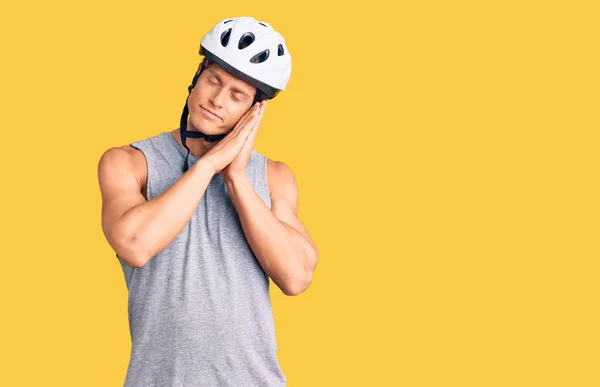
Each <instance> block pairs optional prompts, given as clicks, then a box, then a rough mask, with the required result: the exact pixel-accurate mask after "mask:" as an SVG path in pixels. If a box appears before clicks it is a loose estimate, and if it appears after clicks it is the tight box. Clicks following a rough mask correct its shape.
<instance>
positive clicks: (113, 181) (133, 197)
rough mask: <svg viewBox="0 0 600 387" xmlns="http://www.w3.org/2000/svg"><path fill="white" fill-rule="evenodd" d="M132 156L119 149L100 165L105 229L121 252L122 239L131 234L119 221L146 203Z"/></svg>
mask: <svg viewBox="0 0 600 387" xmlns="http://www.w3.org/2000/svg"><path fill="white" fill-rule="evenodd" d="M131 159H132V158H131V155H130V154H129V153H127V152H126V151H125V150H123V149H120V148H111V149H109V150H107V151H106V152H105V153H104V154H103V155H102V157H101V158H100V161H99V163H98V182H99V185H100V192H101V195H102V230H103V232H104V234H105V236H106V238H107V240H108V242H109V243H110V244H111V246H112V247H113V248H114V249H115V251H117V253H118V252H119V251H118V250H117V249H118V244H119V242H118V241H119V239H120V238H121V237H123V236H126V235H130V231H131V230H127V225H126V224H123V223H122V222H120V220H121V218H122V216H123V215H124V214H125V213H126V212H127V211H129V210H130V209H131V208H133V207H135V206H137V205H139V204H141V203H143V202H145V201H146V199H145V198H144V196H143V195H142V193H141V187H140V183H139V181H138V180H137V178H136V177H135V173H134V168H133V163H132V161H131Z"/></svg>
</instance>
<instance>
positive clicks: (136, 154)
mask: <svg viewBox="0 0 600 387" xmlns="http://www.w3.org/2000/svg"><path fill="white" fill-rule="evenodd" d="M115 168H116V169H121V170H129V171H131V173H133V176H134V177H135V180H136V181H137V183H138V185H139V187H140V192H142V194H143V195H144V198H146V182H147V180H148V173H147V171H148V169H147V165H146V157H145V156H144V154H143V153H142V152H141V151H140V150H139V149H136V148H134V147H132V146H131V145H123V146H117V147H112V148H110V149H108V150H106V151H105V152H104V153H103V154H102V156H101V158H100V161H99V163H98V173H99V174H102V173H106V171H108V170H111V169H115ZM100 181H102V179H101V180H100Z"/></svg>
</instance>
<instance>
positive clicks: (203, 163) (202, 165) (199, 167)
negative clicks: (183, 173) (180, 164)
mask: <svg viewBox="0 0 600 387" xmlns="http://www.w3.org/2000/svg"><path fill="white" fill-rule="evenodd" d="M190 170H194V171H198V173H200V174H204V175H209V176H210V177H212V176H214V175H215V174H216V173H217V171H216V168H215V166H214V164H213V163H212V162H210V160H207V159H202V158H201V159H199V160H198V161H196V162H195V163H194V165H192V167H191V168H190Z"/></svg>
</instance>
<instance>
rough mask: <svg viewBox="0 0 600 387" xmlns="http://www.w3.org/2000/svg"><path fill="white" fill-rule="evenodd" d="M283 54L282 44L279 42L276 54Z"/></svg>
mask: <svg viewBox="0 0 600 387" xmlns="http://www.w3.org/2000/svg"><path fill="white" fill-rule="evenodd" d="M283 54H284V52H283V45H281V44H280V45H279V47H277V55H278V56H282V55H283Z"/></svg>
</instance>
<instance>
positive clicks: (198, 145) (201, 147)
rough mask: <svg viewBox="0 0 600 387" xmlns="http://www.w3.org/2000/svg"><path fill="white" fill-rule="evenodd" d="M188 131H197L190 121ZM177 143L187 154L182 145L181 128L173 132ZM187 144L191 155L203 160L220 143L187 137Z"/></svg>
mask: <svg viewBox="0 0 600 387" xmlns="http://www.w3.org/2000/svg"><path fill="white" fill-rule="evenodd" d="M187 130H189V131H195V130H196V129H195V128H194V127H193V125H192V123H191V122H190V121H189V120H188V124H187ZM171 133H172V135H173V137H175V140H177V143H178V144H179V145H180V146H181V147H182V148H183V149H184V150H185V151H186V152H187V149H185V147H184V146H183V144H182V143H181V128H177V129H175V130H174V131H172V132H171ZM185 144H186V145H187V147H188V148H190V154H192V155H194V156H195V157H197V158H201V157H202V156H204V155H205V154H206V153H208V151H210V150H211V149H212V148H213V147H214V146H215V145H217V144H218V142H208V141H206V140H205V139H203V138H190V137H186V139H185Z"/></svg>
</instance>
